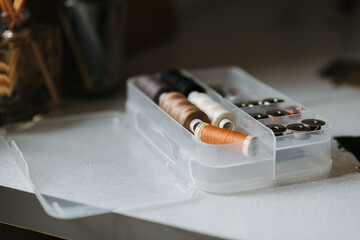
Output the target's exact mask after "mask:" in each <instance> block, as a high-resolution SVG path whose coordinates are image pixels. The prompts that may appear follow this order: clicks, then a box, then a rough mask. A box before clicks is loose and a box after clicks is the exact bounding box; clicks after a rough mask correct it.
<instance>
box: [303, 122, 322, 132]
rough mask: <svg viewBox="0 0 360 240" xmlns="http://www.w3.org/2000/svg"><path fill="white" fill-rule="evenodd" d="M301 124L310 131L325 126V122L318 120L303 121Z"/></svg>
mask: <svg viewBox="0 0 360 240" xmlns="http://www.w3.org/2000/svg"><path fill="white" fill-rule="evenodd" d="M301 123H302V124H303V125H304V126H306V127H310V131H315V130H320V129H321V127H322V126H324V125H325V122H324V121H322V120H320V119H303V120H302V121H301Z"/></svg>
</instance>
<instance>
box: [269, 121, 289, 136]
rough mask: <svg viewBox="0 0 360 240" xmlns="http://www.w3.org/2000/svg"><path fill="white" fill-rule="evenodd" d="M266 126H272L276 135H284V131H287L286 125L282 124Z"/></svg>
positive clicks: (271, 128)
mask: <svg viewBox="0 0 360 240" xmlns="http://www.w3.org/2000/svg"><path fill="white" fill-rule="evenodd" d="M266 127H268V128H270V130H271V131H273V133H274V135H275V137H278V136H283V135H284V132H285V131H286V127H284V126H283V125H280V124H268V125H266Z"/></svg>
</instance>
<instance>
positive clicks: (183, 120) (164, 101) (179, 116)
mask: <svg viewBox="0 0 360 240" xmlns="http://www.w3.org/2000/svg"><path fill="white" fill-rule="evenodd" d="M159 106H160V108H162V109H163V110H164V111H165V112H167V113H168V114H169V115H170V116H171V117H172V118H174V119H175V120H176V121H177V122H178V123H180V124H181V125H182V126H183V127H184V128H186V129H187V130H188V131H190V132H192V131H191V128H190V124H191V122H192V121H193V120H195V119H199V120H201V121H202V122H206V123H210V120H209V118H208V116H207V115H206V114H205V113H204V112H203V111H201V110H200V109H199V108H197V107H196V106H195V105H193V104H192V103H191V102H189V100H187V98H186V97H185V96H184V95H182V94H181V93H178V92H169V93H166V94H163V95H162V97H161V98H160V100H159Z"/></svg>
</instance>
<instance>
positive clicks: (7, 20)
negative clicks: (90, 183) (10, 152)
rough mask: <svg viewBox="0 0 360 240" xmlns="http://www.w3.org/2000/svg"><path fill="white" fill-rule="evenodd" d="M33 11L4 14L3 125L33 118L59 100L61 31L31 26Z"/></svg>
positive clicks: (0, 52)
mask: <svg viewBox="0 0 360 240" xmlns="http://www.w3.org/2000/svg"><path fill="white" fill-rule="evenodd" d="M29 16H30V14H29V12H28V11H26V10H24V11H22V12H21V13H19V14H13V15H11V14H9V13H5V12H3V13H2V14H1V41H0V126H1V125H4V124H6V123H10V122H16V121H22V120H27V119H31V118H32V117H33V116H34V115H36V114H38V113H44V112H47V111H49V109H50V108H51V107H52V106H54V104H57V103H59V93H58V92H59V83H60V81H59V80H60V76H61V64H62V49H61V39H60V33H59V31H58V30H57V29H54V28H49V27H42V26H41V27H39V26H34V27H32V28H31V29H30V28H29V26H28V21H27V20H28V19H29Z"/></svg>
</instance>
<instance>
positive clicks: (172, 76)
mask: <svg viewBox="0 0 360 240" xmlns="http://www.w3.org/2000/svg"><path fill="white" fill-rule="evenodd" d="M161 80H162V81H163V82H165V83H167V84H169V85H170V86H172V87H174V88H175V89H176V90H177V91H179V92H180V93H182V94H183V95H185V96H186V97H187V96H188V95H189V94H190V93H191V92H194V91H196V92H205V90H204V88H203V87H201V86H200V85H199V84H197V83H196V82H195V81H194V80H193V79H191V78H189V77H187V76H185V75H184V74H182V73H181V72H180V70H178V69H168V70H166V71H164V72H163V74H162V77H161Z"/></svg>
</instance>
